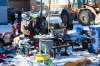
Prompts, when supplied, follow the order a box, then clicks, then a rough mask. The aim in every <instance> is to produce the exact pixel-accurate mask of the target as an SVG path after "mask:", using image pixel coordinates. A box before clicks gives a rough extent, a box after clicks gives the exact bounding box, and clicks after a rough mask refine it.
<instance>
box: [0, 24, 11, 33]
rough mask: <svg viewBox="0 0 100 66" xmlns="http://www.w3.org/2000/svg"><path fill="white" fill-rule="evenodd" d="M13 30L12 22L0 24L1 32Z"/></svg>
mask: <svg viewBox="0 0 100 66" xmlns="http://www.w3.org/2000/svg"><path fill="white" fill-rule="evenodd" d="M11 31H12V25H11V24H8V25H0V33H4V32H11Z"/></svg>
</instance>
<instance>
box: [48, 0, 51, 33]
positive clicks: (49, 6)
mask: <svg viewBox="0 0 100 66" xmlns="http://www.w3.org/2000/svg"><path fill="white" fill-rule="evenodd" d="M50 5H51V0H49V15H48V16H49V21H48V33H49V30H50V25H49V23H50Z"/></svg>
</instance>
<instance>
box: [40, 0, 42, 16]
mask: <svg viewBox="0 0 100 66" xmlns="http://www.w3.org/2000/svg"><path fill="white" fill-rule="evenodd" d="M40 17H42V0H41V3H40Z"/></svg>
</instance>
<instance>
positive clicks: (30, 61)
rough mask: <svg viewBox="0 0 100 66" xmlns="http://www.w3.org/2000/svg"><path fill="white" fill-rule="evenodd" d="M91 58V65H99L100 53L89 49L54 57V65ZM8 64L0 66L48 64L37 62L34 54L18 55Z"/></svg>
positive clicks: (59, 65) (38, 65)
mask: <svg viewBox="0 0 100 66" xmlns="http://www.w3.org/2000/svg"><path fill="white" fill-rule="evenodd" d="M86 58H88V59H90V60H91V61H92V62H93V64H91V65H89V66H98V65H97V64H100V63H99V62H100V55H94V54H90V53H88V52H87V51H79V52H73V53H72V55H70V56H57V57H56V58H55V59H54V58H52V61H53V63H52V66H64V64H65V63H67V62H71V61H76V60H80V59H86ZM7 61H8V62H7V63H6V64H1V65H0V66H9V65H12V64H14V65H15V66H48V65H46V64H43V63H37V62H36V61H35V58H34V57H33V56H31V57H27V56H22V55H17V56H15V57H14V58H13V59H9V60H8V59H7Z"/></svg>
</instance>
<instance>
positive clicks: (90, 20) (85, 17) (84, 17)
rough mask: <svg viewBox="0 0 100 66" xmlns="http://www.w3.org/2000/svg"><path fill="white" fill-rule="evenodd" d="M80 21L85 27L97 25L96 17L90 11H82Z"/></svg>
mask: <svg viewBox="0 0 100 66" xmlns="http://www.w3.org/2000/svg"><path fill="white" fill-rule="evenodd" d="M78 20H79V22H80V23H81V24H82V25H83V26H88V25H91V24H94V23H95V15H94V14H93V13H92V12H91V11H90V10H88V9H84V10H81V11H80V12H79V14H78Z"/></svg>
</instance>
